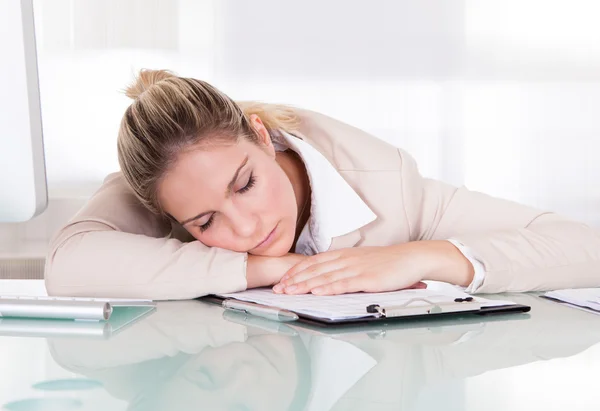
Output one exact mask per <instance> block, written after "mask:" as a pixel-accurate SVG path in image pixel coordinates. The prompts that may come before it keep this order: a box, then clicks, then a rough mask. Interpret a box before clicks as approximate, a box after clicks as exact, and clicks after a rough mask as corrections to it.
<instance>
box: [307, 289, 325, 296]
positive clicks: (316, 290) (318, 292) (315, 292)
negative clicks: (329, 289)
mask: <svg viewBox="0 0 600 411" xmlns="http://www.w3.org/2000/svg"><path fill="white" fill-rule="evenodd" d="M310 292H311V293H313V294H316V295H319V294H323V289H322V288H313V289H312V290H310Z"/></svg>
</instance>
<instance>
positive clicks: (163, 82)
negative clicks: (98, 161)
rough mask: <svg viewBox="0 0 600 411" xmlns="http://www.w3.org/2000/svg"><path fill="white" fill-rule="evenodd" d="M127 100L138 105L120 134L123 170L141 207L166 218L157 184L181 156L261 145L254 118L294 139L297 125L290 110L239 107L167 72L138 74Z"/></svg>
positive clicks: (128, 113) (130, 110)
mask: <svg viewBox="0 0 600 411" xmlns="http://www.w3.org/2000/svg"><path fill="white" fill-rule="evenodd" d="M125 94H126V95H127V96H128V97H130V98H132V99H133V100H134V101H133V103H132V104H131V105H130V106H129V107H128V108H127V110H126V111H125V114H124V116H123V120H122V121H121V126H120V129H119V137H118V142H117V148H118V156H119V165H120V166H121V171H122V173H123V176H124V177H125V179H126V180H127V183H128V184H129V186H130V187H131V189H132V190H133V192H134V193H135V195H136V197H137V198H138V199H139V200H140V202H141V203H142V204H143V205H144V206H145V207H146V208H148V209H149V210H150V211H152V212H154V213H156V214H159V215H163V216H165V213H164V210H163V209H162V207H161V205H160V203H159V201H158V195H157V191H158V190H157V188H158V184H159V182H160V180H161V178H162V177H163V176H164V175H165V173H166V172H167V171H168V170H169V168H170V167H171V166H172V165H173V163H174V162H175V161H176V160H177V157H178V156H179V154H180V153H182V152H185V151H186V150H190V149H193V148H195V147H197V146H198V145H199V144H201V143H210V142H233V143H235V142H237V141H239V139H241V138H246V139H248V140H250V141H253V142H255V143H257V141H258V140H257V134H256V131H255V130H254V127H252V125H251V123H250V116H251V115H252V114H256V115H257V116H258V117H260V119H261V120H262V122H263V124H264V125H265V127H266V128H267V129H269V130H278V129H280V130H285V131H287V132H290V133H293V132H294V131H297V127H298V125H299V119H298V117H297V116H296V114H295V113H294V110H293V109H292V108H290V107H287V106H282V105H274V104H266V103H259V102H252V101H247V102H240V103H236V102H234V101H233V100H232V99H231V98H229V97H228V96H227V95H225V94H224V93H222V92H221V91H219V90H217V89H216V88H215V87H213V86H211V85H210V84H208V83H206V82H204V81H201V80H196V79H193V78H185V77H178V76H176V75H175V74H173V73H172V72H170V71H167V70H142V71H140V73H139V75H138V77H137V79H136V80H135V82H134V83H133V84H131V85H130V86H129V87H128V88H127V89H126V90H125Z"/></svg>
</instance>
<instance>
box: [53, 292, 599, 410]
mask: <svg viewBox="0 0 600 411" xmlns="http://www.w3.org/2000/svg"><path fill="white" fill-rule="evenodd" d="M503 298H505V296H503ZM510 298H511V299H513V300H515V301H517V302H520V303H522V304H529V305H532V306H533V310H532V315H531V318H527V319H525V320H520V321H514V320H513V321H511V320H510V317H511V316H507V318H506V319H503V318H499V319H496V320H492V321H486V320H485V319H482V321H481V322H472V323H470V324H469V323H464V322H462V323H457V324H454V325H453V324H452V323H450V322H448V321H445V322H443V323H440V324H438V325H436V324H434V323H431V322H428V323H414V324H412V325H411V326H410V327H406V326H405V327H399V328H397V329H393V328H389V329H386V330H375V329H370V330H362V331H359V332H356V333H343V334H338V335H336V336H335V337H332V336H327V335H322V334H321V335H320V334H318V333H316V332H313V331H312V330H305V329H303V328H300V327H296V328H295V330H296V331H297V332H296V333H289V330H287V331H288V332H277V331H276V329H277V327H274V328H269V327H260V328H258V327H254V326H252V325H245V324H244V322H243V321H235V322H234V321H230V320H227V319H226V318H224V316H223V311H222V309H221V308H220V307H218V306H213V305H208V304H206V303H202V302H199V301H185V302H165V303H160V304H159V306H158V310H157V312H156V313H155V314H154V315H152V316H150V317H148V318H146V319H144V320H143V321H141V322H139V323H138V324H135V325H134V326H132V327H131V328H129V329H127V330H125V331H123V332H122V333H120V334H118V335H116V336H114V337H113V338H111V339H109V340H107V341H93V340H89V341H87V340H69V339H61V338H52V339H49V340H48V344H49V347H50V350H51V353H52V356H53V358H54V359H55V361H56V362H57V363H58V364H60V365H61V366H62V367H64V368H66V369H68V370H71V371H74V372H76V373H77V374H79V375H81V376H85V377H87V378H91V379H94V380H99V381H100V382H102V384H103V386H104V388H105V389H106V390H107V391H108V392H109V393H110V395H112V396H114V397H116V398H120V399H122V400H125V401H126V402H127V403H128V408H127V409H128V410H146V411H150V410H175V409H176V410H181V411H184V410H188V409H189V410H192V409H198V408H202V409H210V410H260V411H264V410H365V409H369V410H372V409H377V410H388V409H389V410H392V409H393V410H398V409H400V410H420V409H425V408H423V398H422V396H421V394H422V393H423V392H424V390H426V389H427V388H428V387H431V386H436V385H439V384H440V383H442V382H453V384H452V385H451V386H452V387H455V389H456V387H458V389H459V390H460V387H461V385H460V384H459V385H457V384H456V383H457V382H458V383H461V381H462V380H464V379H466V378H468V377H471V376H476V375H480V374H483V373H485V372H488V371H491V370H497V369H502V368H507V367H514V366H518V365H521V364H526V363H530V362H535V361H540V360H549V359H553V358H559V357H569V356H573V355H575V354H578V353H580V352H582V351H584V350H586V349H587V348H589V347H591V346H592V345H594V344H597V343H598V342H600V319H599V318H598V317H597V316H594V315H591V314H588V313H585V312H580V311H578V310H571V309H569V308H566V307H563V306H560V305H558V304H555V303H553V302H551V301H546V300H543V299H540V298H537V297H535V296H532V295H511V296H510ZM442 325H443V327H442V328H440V327H441V326H442ZM274 330H275V331H274ZM497 389H499V387H490V390H497ZM503 389H506V390H510V387H504V388H503ZM455 394H456V395H454V394H453V395H449V396H446V397H444V396H438V397H437V398H435V399H432V398H429V399H427V400H426V401H425V402H427V404H432V401H433V402H435V403H436V404H437V408H440V409H441V408H444V409H453V407H452V401H455V402H456V401H458V403H455V404H454V406H455V409H459V408H461V409H468V405H469V404H466V403H464V402H461V401H462V400H461V399H460V393H455ZM484 394H485V393H482V395H484ZM548 395H556V396H560V395H569V394H568V392H567V391H564V392H563V393H561V392H560V391H556V392H549V393H548ZM453 398H454V399H453ZM557 399H558V398H557ZM534 404H535V401H533V399H532V400H531V402H528V407H529V409H536V408H535V406H534ZM490 405H493V404H490ZM597 406H598V403H596V404H590V408H589V409H597ZM489 409H493V406H490V408H489ZM585 409H587V408H585Z"/></svg>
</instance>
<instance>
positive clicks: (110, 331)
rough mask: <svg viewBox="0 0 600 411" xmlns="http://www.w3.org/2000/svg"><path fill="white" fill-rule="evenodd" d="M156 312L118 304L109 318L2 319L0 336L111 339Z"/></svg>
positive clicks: (145, 308)
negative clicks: (81, 319) (94, 319)
mask: <svg viewBox="0 0 600 411" xmlns="http://www.w3.org/2000/svg"><path fill="white" fill-rule="evenodd" d="M153 311H154V307H147V306H140V307H119V308H118V309H115V310H114V311H113V313H112V315H111V316H110V319H109V320H108V321H77V320H56V319H36V318H0V335H1V336H11V337H43V338H49V337H82V338H100V339H108V338H110V337H112V336H114V335H116V334H117V333H119V332H121V331H122V330H123V329H125V328H127V327H128V326H129V325H132V324H133V323H134V322H136V321H137V320H139V319H140V318H142V317H144V316H146V315H147V314H149V313H152V312H153Z"/></svg>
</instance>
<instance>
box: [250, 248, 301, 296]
mask: <svg viewBox="0 0 600 411" xmlns="http://www.w3.org/2000/svg"><path fill="white" fill-rule="evenodd" d="M306 258H308V257H307V256H305V255H302V254H292V253H289V254H286V255H284V256H282V257H265V256H258V255H252V254H248V262H247V264H246V282H247V286H246V287H247V288H257V287H270V286H273V285H275V284H277V283H278V282H279V280H281V277H283V275H284V274H285V273H286V272H287V271H288V270H290V269H291V268H292V267H294V266H295V265H297V264H299V263H300V262H302V261H304V260H305V259H306Z"/></svg>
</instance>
